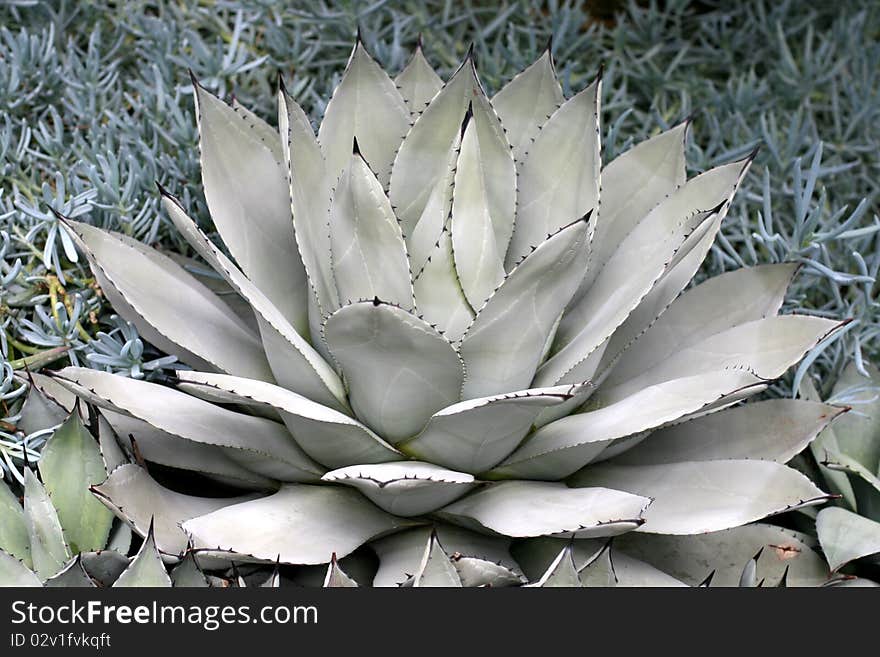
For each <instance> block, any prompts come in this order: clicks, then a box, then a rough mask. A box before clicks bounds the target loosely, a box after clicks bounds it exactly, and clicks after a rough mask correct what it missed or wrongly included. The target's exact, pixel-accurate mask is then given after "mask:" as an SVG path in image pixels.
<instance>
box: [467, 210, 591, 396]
mask: <svg viewBox="0 0 880 657" xmlns="http://www.w3.org/2000/svg"><path fill="white" fill-rule="evenodd" d="M587 232H588V226H587V218H586V217H585V218H582V219H579V220H578V221H576V222H574V223H573V224H571V225H569V226H566V227H565V228H563V229H562V230H560V231H559V232H558V233H556V234H555V235H553V236H552V237H551V238H550V239H548V240H546V241H545V242H543V243H542V244H541V245H540V246H539V247H538V248H536V249H535V250H534V251H533V252H532V253H530V254H529V255H528V256H527V257H526V258H525V259H524V260H523V261H522V262H521V263H519V264H518V265H517V266H516V267H515V268H514V269H513V271H511V272H510V274H509V275H508V277H507V278H506V279H505V281H504V283H502V285H501V287H499V288H498V290H496V291H495V293H494V294H493V295H492V296H491V297H489V299H488V301H486V303H485V304H484V305H483V307H482V308H480V309H479V311H478V313H477V316H476V318H475V319H474V321H473V323H472V324H471V325H470V327H468V329H467V332H466V333H465V334H464V337H463V338H462V340H461V348H460V350H461V355H462V358H463V359H464V362H465V370H466V372H467V377H466V378H465V382H464V387H463V389H462V398H463V399H473V398H475V397H486V396H489V395H496V394H500V393H503V392H507V391H510V390H521V389H525V388H527V387H529V384H530V383H531V382H532V378H533V377H534V375H535V371H536V370H537V368H538V364H539V359H540V357H541V353H542V350H543V348H544V345H545V343H546V342H547V339H548V337H549V336H550V332H551V331H552V330H553V327H554V326H555V325H556V320H557V319H558V317H559V314H560V313H561V312H562V310H563V309H564V308H565V305H566V303H567V302H568V299H569V298H570V297H571V295H572V294H573V293H574V290H575V289H576V287H577V284H578V283H579V282H580V276H581V274H582V271H583V267H584V264H585V262H586V258H587V255H588V251H587V248H586V243H587V238H588V235H587Z"/></svg>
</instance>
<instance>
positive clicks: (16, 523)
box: [0, 480, 31, 566]
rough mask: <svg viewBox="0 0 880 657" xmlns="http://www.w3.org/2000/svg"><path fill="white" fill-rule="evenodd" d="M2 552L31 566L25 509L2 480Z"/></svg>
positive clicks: (0, 498)
mask: <svg viewBox="0 0 880 657" xmlns="http://www.w3.org/2000/svg"><path fill="white" fill-rule="evenodd" d="M0 550H2V551H3V552H6V553H8V554H9V555H10V556H13V557H15V558H16V559H17V560H21V561H22V562H23V563H24V564H25V566H30V565H31V547H30V539H29V538H28V526H27V522H26V520H25V517H24V509H22V507H21V503H20V502H19V501H18V498H17V497H16V496H15V494H14V493H13V492H12V491H11V490H9V486H7V485H6V482H5V481H2V480H0Z"/></svg>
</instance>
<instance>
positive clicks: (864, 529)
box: [816, 507, 880, 570]
mask: <svg viewBox="0 0 880 657" xmlns="http://www.w3.org/2000/svg"><path fill="white" fill-rule="evenodd" d="M816 531H817V532H818V534H819V542H820V543H821V544H822V551H823V552H825V558H826V559H828V565H829V566H831V570H839V569H840V568H842V567H843V566H845V565H846V564H848V563H849V562H850V561H853V560H855V559H860V558H861V557H867V556H868V555H871V554H877V553H878V552H880V522H874V521H873V520H870V519H869V518H865V517H863V516H860V515H859V514H857V513H853V512H852V511H847V510H846V509H841V508H839V507H828V508H827V509H822V510H821V511H819V515H818V516H816Z"/></svg>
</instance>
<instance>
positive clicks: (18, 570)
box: [0, 549, 43, 588]
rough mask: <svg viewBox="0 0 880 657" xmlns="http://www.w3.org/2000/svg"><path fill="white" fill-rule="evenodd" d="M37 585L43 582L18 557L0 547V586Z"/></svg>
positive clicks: (33, 586)
mask: <svg viewBox="0 0 880 657" xmlns="http://www.w3.org/2000/svg"><path fill="white" fill-rule="evenodd" d="M7 586H15V587H31V588H35V587H39V586H43V582H42V581H40V578H39V577H37V576H36V575H35V574H34V573H33V571H31V570H30V569H29V568H28V567H27V566H26V565H25V564H24V563H23V562H22V561H21V560H20V559H18V558H17V557H14V556H12V555H11V554H9V553H8V552H6V551H5V550H3V549H0V588H2V587H7Z"/></svg>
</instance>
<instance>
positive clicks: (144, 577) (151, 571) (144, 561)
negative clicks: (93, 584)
mask: <svg viewBox="0 0 880 657" xmlns="http://www.w3.org/2000/svg"><path fill="white" fill-rule="evenodd" d="M171 586H172V583H171V578H170V577H169V576H168V572H167V571H166V570H165V564H164V563H162V556H161V555H160V554H159V550H158V549H157V548H156V542H155V541H154V540H153V532H152V531H149V532H148V533H147V537H146V539H145V540H144V543H143V545H141V549H140V550H138V553H137V554H136V555H135V556H134V559H132V560H131V564H130V565H129V566H128V568H126V569H125V572H123V573H122V574H121V575H120V576H119V579H117V580H116V581H115V582H114V583H113V588H170V587H171Z"/></svg>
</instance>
